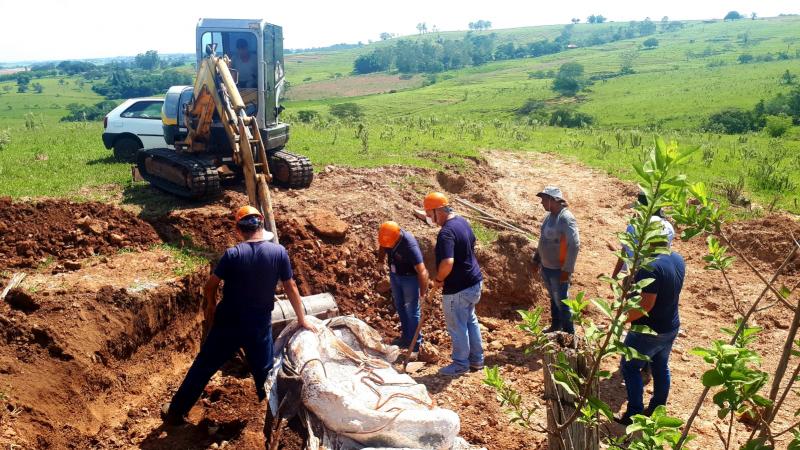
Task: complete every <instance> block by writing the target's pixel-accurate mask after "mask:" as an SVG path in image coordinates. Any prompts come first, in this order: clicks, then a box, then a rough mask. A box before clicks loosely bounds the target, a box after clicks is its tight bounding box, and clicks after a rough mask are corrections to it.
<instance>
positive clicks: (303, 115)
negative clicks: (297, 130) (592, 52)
mask: <svg viewBox="0 0 800 450" xmlns="http://www.w3.org/2000/svg"><path fill="white" fill-rule="evenodd" d="M318 116H319V113H318V112H316V111H314V110H313V109H301V110H300V111H297V120H299V121H300V122H303V123H309V122H311V121H312V120H314V119H316V118H317V117H318Z"/></svg>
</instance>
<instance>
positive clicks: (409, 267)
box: [378, 221, 428, 352]
mask: <svg viewBox="0 0 800 450" xmlns="http://www.w3.org/2000/svg"><path fill="white" fill-rule="evenodd" d="M378 245H379V246H380V247H379V249H378V260H379V261H380V260H382V259H383V255H384V254H385V255H386V261H387V263H388V265H389V281H390V282H391V285H392V298H393V299H394V306H395V308H396V309H397V315H398V316H399V317H400V328H401V330H402V333H401V335H400V338H399V339H397V340H396V341H395V342H393V344H395V345H399V346H400V347H403V348H406V347H408V346H409V345H411V340H412V339H414V333H415V332H416V331H417V325H419V316H420V310H419V299H420V298H424V297H425V294H426V293H427V292H428V270H427V269H426V268H425V264H424V263H423V262H422V252H421V251H420V250H419V244H417V240H416V239H415V238H414V235H413V234H411V233H409V232H408V231H406V230H403V229H401V228H400V225H398V224H397V223H396V222H392V221H389V222H384V223H382V224H381V226H380V228H379V229H378ZM420 344H422V333H420V335H419V336H418V337H417V342H416V343H415V344H414V349H413V351H414V352H418V351H419V346H420Z"/></svg>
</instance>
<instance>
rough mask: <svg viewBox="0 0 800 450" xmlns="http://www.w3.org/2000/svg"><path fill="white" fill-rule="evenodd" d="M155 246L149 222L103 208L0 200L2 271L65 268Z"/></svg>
mask: <svg viewBox="0 0 800 450" xmlns="http://www.w3.org/2000/svg"><path fill="white" fill-rule="evenodd" d="M157 242H160V241H159V239H158V235H157V234H156V233H155V230H153V227H152V226H150V225H149V224H148V223H147V222H144V221H142V220H140V219H138V218H137V217H135V216H134V215H132V214H130V213H128V212H126V211H124V210H121V209H119V208H116V207H113V206H109V205H106V204H103V203H96V202H89V203H74V202H69V201H64V200H44V201H41V202H38V203H25V202H16V203H15V202H12V201H11V199H9V198H3V199H0V269H6V268H19V267H36V266H38V265H40V264H42V263H44V262H46V261H47V260H48V259H55V260H56V261H57V262H58V263H64V262H67V261H70V260H75V259H79V258H86V257H89V256H92V255H98V254H111V253H114V252H116V251H117V250H119V249H121V248H134V249H142V248H146V247H147V246H148V245H150V244H154V243H157ZM60 265H61V264H58V265H57V267H59V266H60ZM66 265H69V266H70V267H72V268H73V270H74V269H77V268H78V266H76V265H75V264H74V263H73V264H66ZM67 269H69V267H67Z"/></svg>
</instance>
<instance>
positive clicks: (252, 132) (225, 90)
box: [175, 49, 278, 242]
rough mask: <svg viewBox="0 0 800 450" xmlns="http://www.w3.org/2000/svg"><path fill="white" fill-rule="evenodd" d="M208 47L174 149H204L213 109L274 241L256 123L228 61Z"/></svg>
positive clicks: (267, 176) (264, 157)
mask: <svg viewBox="0 0 800 450" xmlns="http://www.w3.org/2000/svg"><path fill="white" fill-rule="evenodd" d="M210 50H211V51H209V52H207V53H208V56H207V57H205V58H203V60H202V63H201V64H200V67H199V68H198V71H197V80H196V81H195V84H194V100H193V101H192V102H191V103H189V104H188V105H187V108H186V111H185V112H184V114H185V115H186V117H185V118H186V120H185V123H186V124H187V130H188V132H187V135H186V138H185V139H184V140H183V141H180V142H176V143H175V148H176V149H179V150H182V151H185V152H188V153H199V152H204V151H206V150H207V148H208V145H209V143H210V140H211V124H212V123H213V117H214V112H216V113H217V115H218V117H219V118H220V122H221V123H222V126H223V128H224V129H225V134H226V136H227V138H228V141H229V144H230V147H231V149H233V160H234V163H236V164H237V165H238V166H240V167H242V171H243V172H244V181H245V187H246V190H247V197H248V200H249V201H250V204H251V205H253V206H255V207H256V208H258V209H259V210H260V211H261V213H262V214H263V215H264V217H265V219H266V226H267V228H268V231H271V232H272V233H273V236H274V237H273V241H274V242H278V233H277V229H276V227H275V216H274V214H273V210H272V197H271V196H270V192H269V188H268V187H267V186H268V183H269V182H270V181H272V174H270V171H269V163H268V160H267V153H266V147H265V146H264V141H263V140H262V138H261V132H260V131H259V129H258V123H257V121H256V120H255V118H254V117H251V116H248V115H247V113H246V112H245V103H244V101H242V96H241V94H240V93H239V89H238V88H237V87H236V83H235V82H234V79H233V75H231V71H230V69H229V62H230V61H229V60H228V58H227V57H226V56H223V57H218V56H216V55H215V54H214V51H213V49H210Z"/></svg>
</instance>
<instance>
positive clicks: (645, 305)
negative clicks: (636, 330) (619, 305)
mask: <svg viewBox="0 0 800 450" xmlns="http://www.w3.org/2000/svg"><path fill="white" fill-rule="evenodd" d="M655 305H656V294H651V293H649V292H642V301H641V303H639V306H640V307H641V308H642V311H644V312H642V311H631V312H629V313H628V322H633V321H634V320H636V319H639V318H641V317H643V316H644V313H648V312H650V310H651V309H653V306H655Z"/></svg>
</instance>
